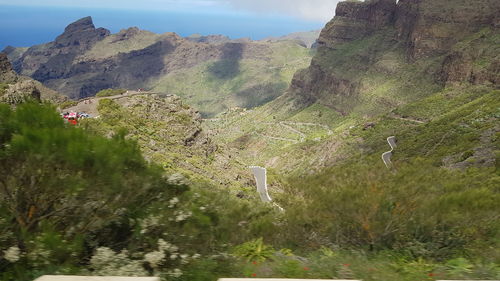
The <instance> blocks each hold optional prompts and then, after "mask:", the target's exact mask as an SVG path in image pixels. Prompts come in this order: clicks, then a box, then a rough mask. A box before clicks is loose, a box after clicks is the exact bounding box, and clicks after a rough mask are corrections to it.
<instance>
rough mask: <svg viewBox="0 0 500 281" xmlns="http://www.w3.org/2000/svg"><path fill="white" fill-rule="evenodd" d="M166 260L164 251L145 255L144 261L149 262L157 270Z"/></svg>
mask: <svg viewBox="0 0 500 281" xmlns="http://www.w3.org/2000/svg"><path fill="white" fill-rule="evenodd" d="M164 259H165V253H164V252H163V251H154V252H151V253H147V254H146V255H144V260H145V261H146V262H148V263H149V264H150V265H151V267H152V268H157V267H158V266H159V265H160V264H161V263H162V262H163V260H164Z"/></svg>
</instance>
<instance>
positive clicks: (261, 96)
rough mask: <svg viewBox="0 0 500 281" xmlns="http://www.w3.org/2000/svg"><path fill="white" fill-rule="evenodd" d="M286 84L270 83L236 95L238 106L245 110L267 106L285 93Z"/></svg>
mask: <svg viewBox="0 0 500 281" xmlns="http://www.w3.org/2000/svg"><path fill="white" fill-rule="evenodd" d="M287 87H288V84H287V83H286V82H269V83H264V84H259V85H255V86H252V87H250V88H247V89H244V90H242V91H239V92H237V93H236V95H235V99H236V100H237V104H238V106H240V107H243V108H254V107H257V106H261V105H263V104H266V103H268V102H270V101H272V100H274V99H275V98H277V97H279V96H280V95H281V94H283V93H284V92H285V90H286V89H287Z"/></svg>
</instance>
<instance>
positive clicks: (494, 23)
mask: <svg viewBox="0 0 500 281" xmlns="http://www.w3.org/2000/svg"><path fill="white" fill-rule="evenodd" d="M499 13H500V2H498V1H494V0H481V1H476V2H475V3H474V5H471V4H470V2H468V1H462V0H460V1H453V2H451V1H446V0H437V1H428V0H419V1H405V0H401V1H399V2H398V3H396V1H395V0H371V1H365V2H356V1H346V2H341V3H339V4H338V6H337V10H336V16H335V18H334V19H333V20H332V21H330V22H329V23H328V24H327V25H326V26H325V28H324V29H323V30H322V32H321V35H320V38H319V40H318V47H319V48H318V53H317V55H316V56H315V57H314V58H313V60H312V63H311V65H310V67H309V68H308V69H307V70H304V71H301V72H298V73H297V74H296V75H295V77H294V79H293V81H292V85H291V87H290V89H289V90H288V94H287V95H286V96H284V97H283V100H287V101H288V103H290V102H291V103H293V108H305V107H307V106H309V105H311V104H314V103H316V102H317V103H320V104H322V105H326V106H328V107H330V108H332V109H334V110H336V111H337V112H339V113H340V114H342V115H347V114H349V113H353V112H354V113H359V114H368V115H373V114H378V113H381V112H385V111H387V110H390V109H393V108H395V107H397V106H399V105H402V104H406V103H408V102H412V101H415V100H418V99H420V98H423V97H425V96H428V95H429V94H431V93H434V92H436V91H437V90H439V89H441V88H443V87H444V86H449V85H453V84H463V83H466V84H476V85H477V84H486V85H490V86H493V87H495V86H496V87H498V81H499V80H498V79H499V61H500V60H499V56H498V54H499V47H498V46H499V44H498V43H499V42H498V41H499V37H498V34H499V19H498V14H499Z"/></svg>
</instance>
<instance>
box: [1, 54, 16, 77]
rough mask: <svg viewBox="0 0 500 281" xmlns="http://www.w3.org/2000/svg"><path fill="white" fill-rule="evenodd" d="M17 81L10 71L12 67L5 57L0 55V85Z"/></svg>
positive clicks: (14, 74) (13, 73)
mask: <svg viewBox="0 0 500 281" xmlns="http://www.w3.org/2000/svg"><path fill="white" fill-rule="evenodd" d="M16 81H17V75H16V73H15V72H14V71H13V70H12V65H11V64H10V62H9V59H8V58H7V55H6V54H4V53H0V83H6V84H9V83H14V82H16Z"/></svg>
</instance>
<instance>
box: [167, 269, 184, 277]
mask: <svg viewBox="0 0 500 281" xmlns="http://www.w3.org/2000/svg"><path fill="white" fill-rule="evenodd" d="M167 274H168V275H170V276H172V277H174V278H179V277H181V276H182V271H181V270H180V269H178V268H176V269H174V270H173V271H170V272H168V273H167Z"/></svg>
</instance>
